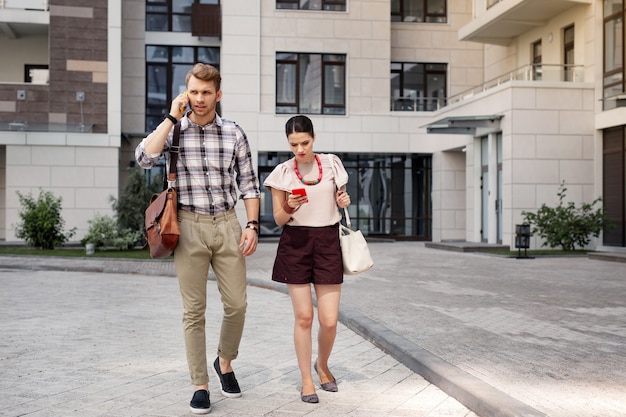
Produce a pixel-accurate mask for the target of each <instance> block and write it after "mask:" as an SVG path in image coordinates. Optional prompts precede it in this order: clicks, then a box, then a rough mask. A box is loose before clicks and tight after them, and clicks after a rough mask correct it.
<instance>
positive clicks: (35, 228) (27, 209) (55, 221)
mask: <svg viewBox="0 0 626 417" xmlns="http://www.w3.org/2000/svg"><path fill="white" fill-rule="evenodd" d="M17 196H18V198H19V200H20V204H21V205H22V209H21V210H20V213H19V214H20V219H21V222H20V223H18V224H17V225H16V226H15V236H17V237H18V238H19V239H24V240H25V241H26V243H28V244H29V245H31V246H34V247H35V248H40V249H54V248H55V247H56V246H59V245H63V244H64V243H65V242H67V241H68V240H69V239H70V238H71V237H72V236H74V234H75V233H76V228H73V229H71V230H70V231H68V232H67V233H63V226H64V225H65V221H64V220H63V218H62V217H61V202H62V201H63V199H62V198H61V197H58V198H57V197H55V196H54V194H52V193H51V192H50V191H43V190H40V191H39V197H38V198H37V200H35V199H34V198H33V197H32V195H31V194H30V193H29V194H28V195H27V196H24V195H22V194H21V193H20V192H19V191H18V192H17Z"/></svg>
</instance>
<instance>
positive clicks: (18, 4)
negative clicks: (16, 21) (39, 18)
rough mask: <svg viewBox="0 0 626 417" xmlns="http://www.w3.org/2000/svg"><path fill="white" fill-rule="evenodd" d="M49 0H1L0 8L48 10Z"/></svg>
mask: <svg viewBox="0 0 626 417" xmlns="http://www.w3.org/2000/svg"><path fill="white" fill-rule="evenodd" d="M48 6H49V4H48V0H0V9H21V10H44V11H47V10H48Z"/></svg>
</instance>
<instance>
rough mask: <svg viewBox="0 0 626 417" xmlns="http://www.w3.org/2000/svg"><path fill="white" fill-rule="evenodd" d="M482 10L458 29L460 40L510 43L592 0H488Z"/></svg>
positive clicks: (476, 12)
mask: <svg viewBox="0 0 626 417" xmlns="http://www.w3.org/2000/svg"><path fill="white" fill-rule="evenodd" d="M481 3H482V5H483V7H484V10H477V11H475V17H474V20H472V21H471V22H470V23H468V24H467V25H465V26H463V27H462V28H461V29H460V30H459V39H460V40H462V41H471V42H480V43H487V44H493V45H502V46H506V45H509V44H510V43H511V42H512V41H513V39H514V38H516V37H517V36H519V35H521V34H523V33H525V32H527V31H529V30H531V29H533V28H536V27H541V26H545V25H546V24H547V23H548V21H549V20H550V19H552V18H553V17H555V16H557V15H559V14H561V13H563V12H564V11H566V10H568V9H570V8H572V7H575V6H580V5H585V4H586V5H591V4H592V3H593V1H592V0H488V2H487V3H485V2H484V1H483V2H481Z"/></svg>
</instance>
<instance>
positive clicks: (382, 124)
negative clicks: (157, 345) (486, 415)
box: [0, 0, 626, 251]
mask: <svg viewBox="0 0 626 417" xmlns="http://www.w3.org/2000/svg"><path fill="white" fill-rule="evenodd" d="M26 1H33V2H37V3H42V5H38V7H40V9H41V10H40V11H41V13H40V14H41V15H43V16H44V17H42V19H43V20H44V21H43V22H42V23H39V24H40V25H43V26H46V24H47V33H46V34H45V35H39V36H40V37H44V36H47V38H48V39H49V40H50V47H49V49H48V50H46V48H45V47H44V46H43V41H40V42H39V43H36V42H34V41H32V42H33V43H32V44H19V43H18V42H26V40H22V38H21V35H20V30H19V28H20V27H21V26H20V25H21V24H23V23H25V22H22V21H20V20H19V19H22V20H24V19H25V17H23V15H20V14H19V13H16V12H17V11H19V10H17V11H16V10H13V8H16V7H17V4H16V3H19V4H20V5H21V4H23V1H16V0H3V2H4V3H3V5H2V8H1V9H0V13H1V14H0V16H2V17H0V28H2V37H1V38H0V50H2V49H5V50H7V51H8V50H16V49H15V46H16V45H25V46H23V47H22V46H18V49H19V50H21V51H29V52H24V53H23V54H16V53H13V56H16V59H15V62H14V63H13V64H14V65H13V67H14V68H9V66H8V63H3V64H0V67H2V66H3V67H4V68H3V70H2V74H3V77H4V78H6V79H5V80H0V124H1V123H2V121H4V122H5V125H3V126H4V127H0V150H1V151H3V152H4V158H2V161H3V163H4V166H3V167H1V169H0V172H3V173H4V181H2V183H1V184H0V187H4V188H3V189H2V191H3V192H2V193H1V194H2V197H1V198H3V199H4V201H2V203H3V204H0V208H3V209H4V212H3V213H0V214H1V215H0V223H1V222H4V224H2V225H1V226H3V227H2V228H0V231H4V236H0V237H4V238H5V239H6V240H12V239H14V234H13V229H12V227H11V224H12V222H14V221H15V219H16V218H17V210H18V207H17V198H16V196H15V191H31V190H36V189H37V188H38V187H43V188H46V189H51V190H52V191H57V192H58V193H60V194H61V195H62V196H63V197H64V214H65V213H67V214H68V215H66V216H65V218H66V220H67V221H68V223H69V225H70V226H76V227H78V228H79V233H78V235H80V233H81V231H82V233H83V234H84V233H86V230H87V224H86V222H87V220H88V219H89V218H90V216H93V214H95V213H96V212H99V213H103V212H107V211H109V212H110V204H109V203H108V201H106V198H105V197H107V194H112V195H114V196H116V195H117V193H118V190H119V187H121V185H122V184H123V183H124V180H125V177H126V175H127V173H128V170H129V169H130V168H132V166H133V160H134V158H133V150H134V147H135V146H136V144H137V143H138V142H139V141H140V140H141V139H142V138H143V137H144V136H145V135H146V132H149V131H151V130H152V128H153V127H154V126H155V125H156V124H158V123H159V122H160V120H161V119H162V117H163V115H164V114H165V113H166V112H167V111H168V109H169V102H170V100H171V98H172V97H174V96H175V95H177V94H178V93H179V92H181V91H184V88H185V87H184V75H185V74H186V72H187V71H188V70H189V68H190V67H191V66H192V65H193V63H195V62H198V61H202V62H207V63H211V64H213V65H215V66H217V67H218V68H219V69H220V71H221V72H222V76H223V83H222V90H223V92H224V94H223V99H222V101H221V103H220V113H221V114H222V116H223V117H226V118H229V119H232V120H235V121H237V122H238V123H239V124H240V125H241V126H242V127H243V128H244V130H245V131H246V133H247V135H248V137H249V140H250V143H251V147H252V150H253V153H254V156H255V159H256V161H257V163H258V169H259V173H260V176H261V178H262V179H263V178H264V177H265V175H267V174H268V173H269V172H270V171H271V169H272V168H273V167H274V166H275V165H276V164H277V163H279V162H281V161H283V160H285V159H287V158H289V152H288V146H287V143H286V138H285V135H284V131H283V126H284V123H285V121H286V120H287V119H288V118H289V117H290V116H291V115H293V114H297V113H304V114H307V115H309V116H310V117H311V118H312V119H313V121H314V123H315V127H316V133H317V141H316V150H317V151H319V152H332V153H336V154H338V155H340V156H341V157H342V159H343V160H344V162H345V165H346V168H347V169H348V171H349V173H350V184H349V191H350V193H351V195H352V201H353V204H352V206H351V208H350V210H351V212H350V214H351V217H352V219H353V223H355V224H356V225H357V226H358V227H359V228H360V229H361V230H363V232H364V233H366V234H369V235H371V236H384V237H390V238H394V239H416V240H429V241H430V240H432V241H436V242H437V241H450V240H465V241H468V242H487V243H494V244H495V243H501V244H505V245H510V246H511V247H514V238H515V225H516V224H519V223H521V222H522V221H523V214H522V213H523V212H524V211H535V210H536V209H537V208H539V207H540V206H541V205H542V204H544V203H545V204H549V205H554V204H557V203H558V197H557V192H558V190H559V187H560V186H561V184H562V183H565V184H566V187H567V199H568V200H571V201H574V202H575V203H576V204H579V203H582V202H591V201H593V200H594V199H595V198H597V197H602V198H603V204H605V206H606V207H607V210H608V212H609V215H610V217H611V219H612V220H613V222H614V223H615V224H616V225H617V227H616V228H614V229H613V230H612V231H610V232H609V233H606V234H604V235H603V236H601V238H599V239H597V240H595V241H594V242H592V244H591V246H592V247H594V248H597V249H603V250H615V251H621V250H626V249H625V248H626V237H625V225H626V222H625V217H626V213H625V210H626V209H625V207H626V204H625V200H626V198H625V194H626V191H625V189H626V186H625V183H626V176H625V174H624V172H625V169H624V167H625V162H624V160H625V156H626V149H625V147H626V145H625V143H626V142H625V140H626V139H625V136H626V129H624V125H625V123H626V122H625V121H626V118H625V117H624V112H625V110H624V109H623V105H624V104H626V96H624V94H625V93H624V92H625V86H624V75H623V72H624V62H623V61H624V55H625V54H624V51H623V48H624V39H625V36H626V34H625V33H624V31H623V28H622V26H621V22H622V21H623V18H624V13H625V5H624V2H623V0H550V1H535V0H474V1H472V0H392V1H389V0H369V1H368V0H359V1H357V0H308V1H307V0H261V1H259V2H252V3H251V2H246V1H243V0H232V1H227V2H225V1H224V2H219V1H218V0H195V1H194V0H147V1H146V0H125V1H123V2H122V1H121V0H108V1H107V0H94V1H92V2H88V3H85V2H81V1H79V0H74V1H71V0H48V1H46V0H26ZM21 7H22V8H25V7H24V6H21ZM31 8H33V7H29V9H31ZM18 9H19V7H18ZM9 10H10V11H11V12H12V14H7V11H9ZM27 12H32V10H28V11H23V13H27ZM46 15H47V16H48V19H49V22H47V23H46V22H45V16H46ZM105 15H106V17H104V16H105ZM9 17H11V19H13V20H11V21H9V22H7V20H10V19H9ZM103 17H104V18H103ZM29 19H30V18H29ZM29 24H30V25H31V27H33V26H32V25H35V24H37V23H33V22H29ZM85 24H87V25H89V26H88V27H90V28H93V29H94V30H89V31H87V32H88V35H89V37H93V39H90V40H86V39H85V36H84V34H85V30H82V31H81V34H82V36H83V37H82V38H80V41H78V40H77V41H72V42H67V40H69V39H72V37H73V36H76V35H77V33H76V32H78V31H80V28H81V27H83V28H84V27H85V26H81V25H85ZM15 25H17V26H15ZM12 28H13V31H12V30H11V29H12ZM104 32H106V33H104ZM11 33H13V37H12V36H11ZM61 33H62V35H61ZM61 37H64V38H63V39H65V42H61V41H60V39H59V38H61ZM57 39H58V41H55V40H57ZM35 44H36V48H38V49H35V46H34V45H35ZM86 44H89V45H86ZM7 45H9V46H7ZM88 46H89V47H88ZM37 50H39V51H45V54H43V53H42V52H39V53H35V51H37ZM30 52H33V53H32V54H30ZM23 55H24V56H23ZM18 57H19V58H18ZM34 57H37V60H34V59H33V58H34ZM33 65H38V66H40V67H37V66H35V67H33ZM46 65H48V69H49V79H48V80H46V81H45V82H42V83H37V82H35V81H33V80H32V79H29V80H27V77H26V76H25V78H24V79H20V75H21V74H22V71H23V72H26V67H27V66H28V69H29V71H30V72H32V74H34V75H37V74H38V71H37V70H38V69H45V68H43V67H45V66H46ZM9 70H10V71H9ZM90 71H91V72H90ZM5 74H6V75H5ZM8 74H12V75H11V76H9V75H8ZM89 76H91V78H90V77H89ZM31 78H32V77H31ZM23 90H26V100H20V98H19V97H20V96H19V94H20V91H23ZM31 91H43V93H42V94H44V93H45V94H47V96H46V100H45V101H44V102H45V103H48V104H46V105H42V103H41V100H40V99H39V97H40V95H37V96H35V93H34V92H31ZM79 92H84V97H83V101H78V103H82V106H81V107H80V114H79V113H77V109H78V108H79V106H78V105H77V100H78V99H79V98H80V95H79V94H78V93H79ZM29 94H30V95H29ZM28 106H35V107H34V108H36V110H34V111H31V112H27V113H26V114H28V116H29V117H35V114H36V115H37V117H40V118H41V119H42V120H39V119H37V120H35V119H32V123H31V120H30V119H28V120H27V119H26V118H25V116H23V115H24V114H25V110H24V109H26V108H29V107H28ZM30 108H33V107H30ZM42 109H43V111H42ZM22 120H26V121H28V122H29V123H28V126H23V125H20V124H19V123H17V124H16V122H20V121H22ZM35 121H41V122H44V123H48V125H47V126H48V127H47V129H48V130H47V131H45V132H37V131H33V130H32V128H31V126H34V122H35ZM57 124H62V125H63V124H64V127H61V128H60V129H64V130H63V131H62V132H57V131H55V130H54V129H57V128H58V126H57ZM75 125H78V128H80V129H83V131H80V132H76V131H75V130H73V129H75ZM85 125H87V126H85ZM53 127H54V129H53ZM87 128H88V129H89V131H84V130H85V129H87ZM44 129H45V127H44ZM57 153H58V154H60V155H58V156H57V155H56V154H57ZM38 155H39V156H38ZM111 171H115V172H114V173H111ZM153 171H158V169H156V170H155V169H153ZM27 173H28V175H27ZM35 173H37V175H35ZM152 175H157V174H156V173H155V172H153V173H152ZM26 178H28V180H26ZM90 193H91V194H90ZM66 196H67V198H66ZM260 216H261V221H262V232H263V234H264V235H266V236H271V235H275V234H277V233H279V230H277V228H276V227H275V225H274V223H273V220H272V210H271V198H270V196H269V194H267V193H266V194H264V196H263V199H262V204H261V213H260ZM70 218H71V219H72V220H71V221H69V220H70ZM77 237H78V238H79V239H80V237H81V236H77ZM540 244H541V242H539V241H537V240H536V239H533V240H532V247H537V246H539V245H540Z"/></svg>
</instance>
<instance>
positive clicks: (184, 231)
mask: <svg viewBox="0 0 626 417" xmlns="http://www.w3.org/2000/svg"><path fill="white" fill-rule="evenodd" d="M185 84H186V86H187V91H186V92H185V93H183V94H180V95H178V96H177V97H176V98H174V100H173V101H172V105H171V108H170V113H169V114H168V115H167V116H166V117H165V118H164V120H163V122H161V123H160V124H159V126H157V128H156V129H155V130H154V131H153V132H152V133H150V134H149V135H148V136H147V137H146V138H144V139H143V141H142V142H141V143H140V144H139V145H138V146H137V149H136V150H135V157H136V159H137V162H138V164H139V165H140V166H141V167H143V168H151V167H152V166H154V165H155V164H156V163H157V162H158V161H159V160H160V159H161V157H162V156H163V155H165V157H166V159H167V160H168V161H169V157H170V151H171V148H170V146H171V144H172V136H173V130H174V129H173V127H174V125H175V124H176V123H177V122H179V120H180V123H181V133H180V144H179V148H180V151H179V157H178V163H177V165H176V166H177V173H176V174H177V178H176V189H177V191H178V220H179V223H180V238H179V240H178V246H177V247H176V250H175V251H174V265H175V267H176V274H177V275H178V282H179V286H180V292H181V294H182V298H183V309H184V313H183V326H184V333H185V346H186V350H187V362H188V364H189V373H190V375H191V381H192V384H193V385H195V392H194V395H193V397H192V400H191V403H190V405H189V407H190V410H191V412H192V413H194V414H207V413H209V412H210V411H211V401H210V398H209V385H208V383H209V377H208V371H207V369H208V366H207V357H206V338H205V311H206V283H207V276H208V272H209V267H212V268H213V271H214V273H215V275H216V277H217V287H218V289H219V292H220V294H221V297H222V303H223V307H224V316H223V319H222V327H221V333H220V339H219V346H218V351H217V354H218V357H217V358H216V359H215V362H214V363H213V369H214V371H215V373H216V375H217V376H218V378H219V380H220V384H221V392H222V394H223V395H224V396H226V397H240V396H241V390H240V388H239V384H238V383H237V379H236V378H235V374H234V372H233V369H232V366H231V361H232V360H233V359H235V358H236V357H237V354H238V349H239V343H240V341H241V335H242V333H243V325H244V319H245V312H246V305H247V301H246V263H245V257H246V256H249V255H252V254H253V253H254V252H255V250H256V248H257V243H258V241H257V239H258V236H257V235H258V227H259V222H258V214H259V198H260V189H259V181H258V178H257V176H256V174H255V172H254V167H253V164H252V157H251V153H250V146H249V144H248V140H247V138H246V135H245V133H244V131H243V129H242V128H241V127H239V126H238V125H237V124H236V123H234V122H232V121H229V120H226V119H222V118H221V117H220V116H219V115H218V114H217V113H216V110H215V109H216V106H217V103H218V102H219V101H220V99H221V97H222V91H221V89H220V85H221V76H220V73H219V71H217V69H215V68H214V67H212V66H211V65H206V64H196V65H195V66H194V67H193V68H192V69H191V71H189V73H188V74H187V78H186V80H185ZM237 188H238V189H239V192H240V193H241V198H242V199H243V201H244V205H245V210H246V214H247V222H248V223H247V225H246V227H245V229H243V232H242V229H241V226H240V223H239V221H238V219H237V216H236V214H235V209H234V208H235V204H236V202H237Z"/></svg>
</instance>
